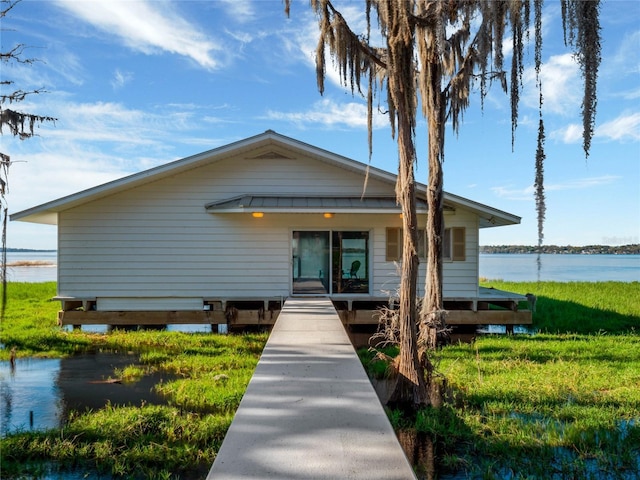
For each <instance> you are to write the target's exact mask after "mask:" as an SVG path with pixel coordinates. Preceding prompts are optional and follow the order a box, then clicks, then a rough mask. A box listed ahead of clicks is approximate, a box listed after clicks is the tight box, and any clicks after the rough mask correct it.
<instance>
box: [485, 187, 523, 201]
mask: <svg viewBox="0 0 640 480" xmlns="http://www.w3.org/2000/svg"><path fill="white" fill-rule="evenodd" d="M491 191H492V192H493V193H494V194H495V195H496V196H498V197H500V198H505V199H507V200H516V201H523V200H527V201H528V200H531V199H533V192H534V189H533V186H529V187H525V188H515V187H512V186H498V187H491Z"/></svg>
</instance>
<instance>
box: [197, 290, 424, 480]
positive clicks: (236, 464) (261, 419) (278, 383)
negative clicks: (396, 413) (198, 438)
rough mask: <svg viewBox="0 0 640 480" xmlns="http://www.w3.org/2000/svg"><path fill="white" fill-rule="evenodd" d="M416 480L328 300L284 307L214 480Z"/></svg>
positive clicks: (222, 450) (293, 301) (213, 473)
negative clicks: (372, 479)
mask: <svg viewBox="0 0 640 480" xmlns="http://www.w3.org/2000/svg"><path fill="white" fill-rule="evenodd" d="M305 478H307V479H315V480H335V479H342V480H350V479H363V480H364V479H367V480H369V479H371V478H376V479H380V480H393V479H397V480H410V479H415V478H416V477H415V475H414V472H413V469H412V467H411V465H410V464H409V462H408V460H407V458H406V456H405V454H404V452H403V450H402V447H401V446H400V444H399V443H398V440H397V438H396V435H395V432H394V431H393V428H392V427H391V424H390V423H389V420H388V418H387V415H386V413H385V411H384V409H383V407H382V405H381V404H380V401H379V399H378V396H377V395H376V393H375V391H374V389H373V387H372V385H371V382H370V381H369V378H368V377H367V374H366V373H365V371H364V368H363V367H362V364H361V363H360V360H359V359H358V356H357V355H356V352H355V350H354V348H353V346H352V345H351V343H350V341H349V338H348V336H347V334H346V332H345V329H344V326H343V325H342V323H341V321H340V319H339V318H338V314H337V312H336V310H335V308H334V306H333V304H332V303H331V301H330V300H329V299H326V298H315V299H298V298H295V299H288V300H287V301H286V302H285V304H284V307H283V309H282V312H281V313H280V316H279V317H278V319H277V321H276V324H275V326H274V327H273V330H272V332H271V335H270V337H269V340H268V342H267V344H266V346H265V349H264V351H263V353H262V356H261V358H260V361H259V363H258V366H257V367H256V370H255V372H254V374H253V377H252V379H251V381H250V383H249V386H248V388H247V390H246V393H245V395H244V397H243V398H242V401H241V403H240V407H239V408H238V410H237V412H236V415H235V417H234V419H233V423H232V424H231V427H230V428H229V431H228V432H227V435H226V436H225V439H224V442H223V443H222V446H221V448H220V451H219V452H218V456H217V457H216V459H215V462H214V464H213V466H212V467H211V470H210V472H209V476H208V477H207V479H208V480H213V479H215V480H232V479H245V480H247V479H264V480H269V479H274V480H276V479H277V480H282V479H305Z"/></svg>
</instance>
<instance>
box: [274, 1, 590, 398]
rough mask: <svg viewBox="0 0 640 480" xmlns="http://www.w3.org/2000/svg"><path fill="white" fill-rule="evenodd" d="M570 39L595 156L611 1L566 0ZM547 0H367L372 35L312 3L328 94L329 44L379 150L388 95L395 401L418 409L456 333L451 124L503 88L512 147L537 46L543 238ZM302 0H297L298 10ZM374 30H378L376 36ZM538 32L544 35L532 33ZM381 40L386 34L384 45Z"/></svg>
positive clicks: (320, 73)
mask: <svg viewBox="0 0 640 480" xmlns="http://www.w3.org/2000/svg"><path fill="white" fill-rule="evenodd" d="M560 4H561V8H562V24H563V28H564V32H565V44H566V45H568V46H571V47H573V48H574V52H575V58H576V59H577V61H578V63H579V65H580V67H581V71H582V76H583V79H584V96H583V103H582V119H583V147H584V151H585V154H587V155H588V154H589V148H590V144H591V138H592V136H593V129H594V122H595V111H596V80H597V74H598V68H599V64H600V25H599V8H600V5H599V1H598V0H594V1H582V0H561V2H560ZM542 6H543V3H542V1H541V0H492V1H486V0H446V1H445V0H364V2H363V8H364V11H365V14H366V31H365V32H363V33H356V32H354V31H353V30H352V28H351V27H350V25H349V24H348V22H347V21H346V20H345V18H344V17H343V15H342V14H341V12H340V11H339V10H338V8H336V6H335V5H334V2H332V1H331V0H311V7H312V9H313V10H314V11H315V13H316V14H317V16H318V22H319V29H320V36H319V40H318V44H317V49H316V53H315V59H316V76H317V83H318V88H319V91H320V93H321V94H322V93H323V91H324V81H325V74H326V65H325V62H326V55H325V53H326V51H327V49H328V53H329V55H330V57H331V58H332V59H333V61H334V63H335V64H336V65H337V68H338V70H339V74H340V78H341V80H342V83H343V84H344V85H345V86H346V87H349V88H350V89H351V90H352V92H356V91H357V92H358V93H359V94H362V95H363V96H364V97H365V98H366V99H367V106H368V141H369V155H370V156H371V153H372V146H371V144H372V142H371V137H372V118H373V108H374V101H375V99H376V98H377V97H378V96H379V95H384V99H383V100H384V101H386V104H387V110H388V115H389V121H390V125H391V134H392V136H393V137H394V138H395V139H396V141H397V144H398V179H397V184H396V195H397V201H398V203H399V204H400V206H401V208H402V221H403V248H402V264H401V280H400V282H401V283H400V290H399V297H400V298H399V312H398V318H397V320H398V322H399V323H398V330H399V344H400V356H399V360H398V363H397V365H396V366H397V370H398V375H397V384H396V388H395V393H394V396H393V397H392V399H394V400H395V401H397V402H402V403H406V404H408V405H410V406H414V407H415V406H420V405H426V404H429V403H430V399H429V391H430V385H431V384H432V379H433V375H434V371H433V365H432V362H431V360H430V356H429V355H430V353H429V352H430V351H431V350H433V349H434V348H435V347H436V343H437V339H438V335H439V334H440V333H442V332H444V331H445V330H446V322H445V317H446V312H445V310H444V303H443V292H442V290H443V284H442V250H443V247H442V241H443V238H444V220H443V170H442V163H443V161H444V140H445V123H446V122H451V125H452V128H453V131H454V133H457V132H458V130H459V128H460V126H461V125H462V121H463V114H464V112H465V111H466V109H467V108H468V107H469V105H470V100H471V96H472V93H473V92H474V91H475V92H477V95H478V96H479V101H480V104H481V107H482V106H483V100H484V98H485V96H486V95H487V93H488V91H489V87H490V86H491V85H492V84H497V85H498V86H499V87H500V88H501V89H502V90H503V91H504V92H505V93H507V94H508V95H509V99H510V105H511V127H512V128H511V134H512V148H513V146H514V139H515V132H516V127H517V125H518V104H519V100H520V90H521V87H522V77H523V72H524V66H525V58H524V52H525V46H526V45H527V44H528V43H531V41H532V42H533V44H534V52H535V53H534V67H535V71H536V78H537V87H538V89H539V114H540V118H539V129H538V149H537V152H536V154H535V168H536V177H535V187H536V188H535V198H536V208H537V214H538V243H539V244H541V243H542V239H543V224H544V214H545V208H546V207H545V198H544V177H543V166H544V158H545V155H544V138H545V137H544V122H543V115H542V113H543V108H542V105H543V97H542V84H541V77H540V70H541V66H542ZM290 8H291V0H285V12H286V13H287V15H289V13H290ZM372 27H374V28H376V29H377V32H376V33H377V35H375V36H372V35H371V29H372ZM531 29H533V40H532V39H531V38H530V36H531V34H530V30H531ZM508 33H510V35H511V43H512V45H511V46H512V58H511V62H510V65H505V62H504V53H503V51H504V48H503V47H504V45H503V41H504V40H505V38H506V37H507V34H508ZM374 39H376V42H377V43H375V42H374ZM418 109H420V110H421V113H422V115H423V116H424V118H425V119H426V123H427V132H426V134H427V144H428V159H427V162H428V181H427V189H426V192H420V193H423V194H424V195H426V199H427V205H428V214H427V224H426V235H427V248H428V253H427V265H426V273H427V275H426V282H425V294H424V298H423V300H422V302H421V308H420V311H418V307H417V304H418V302H417V299H416V292H417V274H418V255H417V248H416V245H417V238H418V232H417V228H418V227H417V215H416V194H417V192H416V182H415V178H414V166H415V165H416V162H417V160H418V159H417V158H416V148H415V145H416V143H415V142H416V136H417V134H416V118H417V114H418Z"/></svg>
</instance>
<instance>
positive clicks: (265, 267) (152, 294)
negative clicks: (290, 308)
mask: <svg viewBox="0 0 640 480" xmlns="http://www.w3.org/2000/svg"><path fill="white" fill-rule="evenodd" d="M260 153H266V152H260V151H257V152H256V155H258V154H260ZM285 155H291V153H290V152H285ZM362 185H363V178H362V176H361V175H359V174H356V173H353V172H351V171H348V170H346V169H339V170H337V171H336V167H334V166H331V165H328V164H326V163H323V162H320V161H317V160H314V159H310V158H298V159H286V158H282V159H274V158H269V159H248V158H246V157H234V158H229V159H226V160H221V161H218V162H215V163H213V164H210V165H208V166H204V167H200V168H196V169H193V170H190V171H188V172H185V173H181V174H178V175H175V176H173V177H171V178H167V179H162V180H159V181H156V182H153V183H150V184H146V185H143V186H140V187H137V188H135V189H131V190H129V191H126V192H123V193H119V194H115V195H112V196H110V197H106V198H103V199H100V200H96V201H94V202H90V203H87V204H84V205H82V206H79V207H76V208H72V209H69V210H66V211H64V212H61V213H60V214H59V220H58V236H59V238H58V255H59V258H58V262H59V267H58V294H59V295H60V296H68V297H80V298H83V297H84V298H88V297H89V298H91V297H96V298H97V301H98V303H97V307H98V309H99V310H163V309H167V310H194V309H201V308H202V299H203V298H211V297H258V298H260V297H280V296H282V297H287V296H288V295H289V294H290V291H291V271H292V267H291V232H292V231H293V230H312V229H318V230H332V229H333V230H362V231H369V232H370V262H372V265H371V272H372V274H371V276H372V278H373V282H372V285H371V287H372V288H371V290H370V292H371V294H372V295H384V293H383V292H381V290H385V289H386V290H391V291H393V290H394V288H395V287H394V284H397V281H398V277H397V274H396V272H395V267H394V265H393V263H392V262H386V261H385V233H386V227H390V226H399V222H400V219H399V218H398V216H397V215H374V214H366V215H355V214H351V215H345V214H342V215H341V214H336V215H335V216H334V217H333V218H331V219H325V218H323V216H322V215H321V214H304V215H303V214H269V213H267V214H265V216H264V217H263V218H260V219H256V218H253V217H251V215H250V214H246V213H233V214H230V213H215V214H212V213H208V212H206V211H205V205H206V204H208V203H211V202H214V201H220V200H225V199H228V198H231V197H235V196H238V195H243V194H254V195H260V194H274V195H275V194H277V195H287V194H304V195H331V194H334V195H360V194H361V192H362ZM393 192H394V186H393V185H390V184H386V183H383V182H380V181H377V180H373V179H370V180H369V183H368V186H367V193H368V194H380V195H393ZM474 218H475V217H473V216H472V215H470V216H469V218H467V217H464V216H460V215H455V216H448V217H447V218H446V221H447V226H452V225H453V224H452V225H449V221H450V220H451V221H453V219H455V221H456V222H460V223H456V224H455V226H467V230H466V232H467V260H468V261H467V262H464V263H465V265H453V264H452V265H445V296H451V295H455V296H458V295H463V294H465V295H475V292H476V291H477V236H478V235H477V224H476V223H475V220H474ZM470 261H471V262H470ZM455 263H460V262H455ZM467 264H468V265H467ZM466 275H469V276H470V278H469V281H466V282H465V281H463V277H464V276H466ZM449 277H451V278H449ZM423 283H424V275H422V276H421V281H420V287H421V289H422V286H423ZM390 287H391V288H390Z"/></svg>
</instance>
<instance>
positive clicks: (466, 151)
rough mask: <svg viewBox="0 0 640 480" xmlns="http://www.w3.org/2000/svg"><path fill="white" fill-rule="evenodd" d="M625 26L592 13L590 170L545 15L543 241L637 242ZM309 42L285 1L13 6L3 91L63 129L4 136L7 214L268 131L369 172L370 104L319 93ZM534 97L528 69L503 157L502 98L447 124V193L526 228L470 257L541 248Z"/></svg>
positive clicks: (630, 9)
mask: <svg viewBox="0 0 640 480" xmlns="http://www.w3.org/2000/svg"><path fill="white" fill-rule="evenodd" d="M334 3H335V5H336V6H338V7H339V8H341V10H342V11H343V13H344V14H345V17H346V18H347V19H348V20H349V21H350V22H351V24H352V25H353V27H354V29H355V30H358V29H359V28H362V27H363V25H364V14H363V4H364V2H363V1H344V0H342V1H341V0H336V1H335V2H334ZM638 19H640V2H636V1H626V0H620V1H618V0H609V1H605V2H604V3H603V6H602V11H601V25H602V36H603V45H602V52H603V59H602V65H601V69H600V76H599V87H598V114H597V118H596V121H597V126H596V131H595V137H594V139H593V144H592V149H591V155H590V156H589V158H588V159H585V156H584V152H583V150H582V143H581V135H582V127H581V119H580V103H581V88H582V87H581V79H580V73H579V68H578V66H577V65H576V63H575V62H574V60H573V59H572V55H571V52H570V50H569V49H568V48H566V47H565V46H564V44H563V41H562V24H561V19H560V8H559V4H558V3H557V2H555V1H547V2H546V3H545V9H544V21H545V23H544V41H545V47H544V54H543V61H544V66H543V73H542V78H543V89H544V91H543V93H544V97H545V104H544V115H545V122H546V132H547V143H546V149H547V162H546V167H545V177H546V178H545V180H546V185H547V221H546V226H545V242H544V243H546V244H557V245H587V244H596V243H603V244H611V245H616V244H626V243H638V242H639V241H640V53H639V52H640V22H639V21H638ZM317 37H318V30H317V22H316V19H315V17H314V15H313V14H312V11H311V9H310V7H309V2H308V1H307V0H298V1H294V2H293V6H292V10H291V17H290V18H286V16H285V14H284V12H283V4H282V2H281V1H280V0H244V1H237V0H212V1H205V0H199V1H168V0H167V1H165V0H145V1H113V0H105V1H82V0H49V1H32V0H23V1H22V2H21V3H19V4H18V5H17V6H16V7H15V8H14V9H13V10H12V12H11V14H10V15H9V17H8V18H5V19H4V20H3V24H2V51H7V50H8V49H9V48H11V47H12V46H13V45H15V44H16V43H23V44H26V45H28V46H29V47H30V48H28V50H27V55H28V56H30V57H34V58H37V59H38V60H39V61H38V62H36V63H34V64H32V65H30V66H27V65H17V66H13V67H7V66H5V65H3V66H2V78H3V79H10V80H13V81H14V82H15V83H16V86H17V87H19V88H22V89H23V90H27V89H35V88H44V89H46V90H47V91H48V93H45V94H41V95H37V96H32V97H30V98H29V99H28V100H27V101H25V102H22V103H21V104H20V105H19V106H20V108H21V109H22V110H24V111H28V112H32V113H38V114H40V115H47V116H53V117H57V118H58V121H57V122H56V123H55V125H43V126H41V127H39V128H38V130H37V132H38V134H39V136H38V137H35V138H32V139H29V140H26V141H19V140H17V139H14V138H12V137H10V136H9V135H7V133H6V132H5V134H4V135H3V136H2V137H1V139H2V140H1V141H2V151H3V152H6V153H8V154H9V155H11V160H12V162H14V163H13V164H12V165H11V169H10V176H9V195H8V204H9V211H10V213H13V212H17V211H21V210H24V209H27V208H30V207H33V206H36V205H39V204H42V203H45V202H47V201H50V200H54V199H56V198H59V197H62V196H64V195H68V194H71V193H75V192H77V191H80V190H83V189H85V188H89V187H92V186H95V185H99V184H102V183H104V182H107V181H110V180H113V179H116V178H119V177H122V176H125V175H128V174H131V173H135V172H139V171H141V170H144V169H147V168H151V167H154V166H156V165H159V164H163V163H166V162H169V161H172V160H175V159H178V158H183V157H186V156H189V155H192V154H195V153H199V152H203V151H205V150H209V149H212V148H215V147H218V146H221V145H225V144H227V143H230V142H233V141H236V140H239V139H242V138H246V137H249V136H252V135H256V134H258V133H261V132H264V131H265V130H267V129H273V130H275V131H277V132H278V133H281V134H284V135H287V136H290V137H293V138H296V139H298V140H301V141H304V142H307V143H310V144H312V145H315V146H318V147H321V148H324V149H327V150H330V151H333V152H336V153H338V154H341V155H345V156H347V157H350V158H353V159H356V160H360V161H363V162H367V161H368V153H367V133H366V109H365V103H364V101H363V100H362V99H361V98H360V97H359V96H357V95H356V96H353V95H352V94H351V92H350V90H348V89H345V88H343V87H342V86H340V85H339V82H338V78H337V74H336V72H334V71H333V70H331V69H330V68H329V69H328V71H327V74H328V80H327V82H326V89H325V94H324V96H320V94H319V93H318V90H317V86H316V79H315V64H314V59H313V52H314V50H315V44H316V42H317ZM507 43H508V42H507ZM506 55H507V56H509V51H507V52H506ZM528 60H529V66H531V63H532V60H533V51H532V48H531V49H529V50H528ZM329 65H330V64H329ZM537 95H538V94H537V91H536V88H535V81H534V78H533V75H532V72H531V68H527V70H526V71H525V74H524V91H523V94H522V96H521V106H520V119H519V127H518V130H517V134H516V143H515V148H514V149H513V150H512V148H511V129H510V112H509V103H508V98H507V96H506V95H505V94H504V93H503V92H502V91H501V90H500V89H499V88H493V89H492V90H491V92H490V94H489V96H488V97H487V98H486V100H485V105H484V110H481V109H480V102H479V97H478V96H477V95H475V96H474V97H473V98H472V100H471V106H470V108H469V109H468V110H467V112H466V114H465V116H464V124H463V125H462V127H461V130H460V133H459V135H458V136H456V135H455V134H453V132H452V131H451V128H450V126H449V127H448V128H447V139H446V145H445V149H446V150H445V152H446V159H445V164H444V171H445V190H446V191H448V192H451V193H454V194H457V195H461V196H464V197H467V198H470V199H472V200H475V201H478V202H481V203H484V204H487V205H491V206H493V207H496V208H499V209H502V210H505V211H508V212H510V213H513V214H516V215H519V216H521V217H522V223H521V225H516V226H509V227H502V228H491V229H485V230H483V231H482V233H481V237H480V242H481V244H483V245H496V244H526V245H535V244H536V242H537V233H536V231H537V230H536V229H537V223H536V214H535V202H534V198H533V187H532V185H533V179H534V155H535V141H536V132H537ZM381 101H382V99H381ZM381 109H382V110H384V105H383V106H382V108H381ZM374 126H375V131H374V137H373V138H374V151H373V158H372V160H371V163H372V165H374V166H376V167H379V168H382V169H385V170H387V171H390V172H394V173H395V172H396V171H397V150H396V145H395V143H394V141H393V140H392V139H391V134H390V128H389V123H388V119H387V117H386V116H384V115H383V114H378V115H377V116H376V118H375V125H374ZM417 143H418V154H419V159H418V167H417V179H418V180H419V181H421V182H425V181H426V178H427V166H426V158H425V151H426V148H425V146H426V126H425V122H424V120H423V119H422V118H420V121H419V123H418V129H417ZM7 243H8V245H9V246H10V247H17V248H56V228H55V227H52V226H46V225H34V224H28V223H24V222H10V224H9V229H8V242H7Z"/></svg>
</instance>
